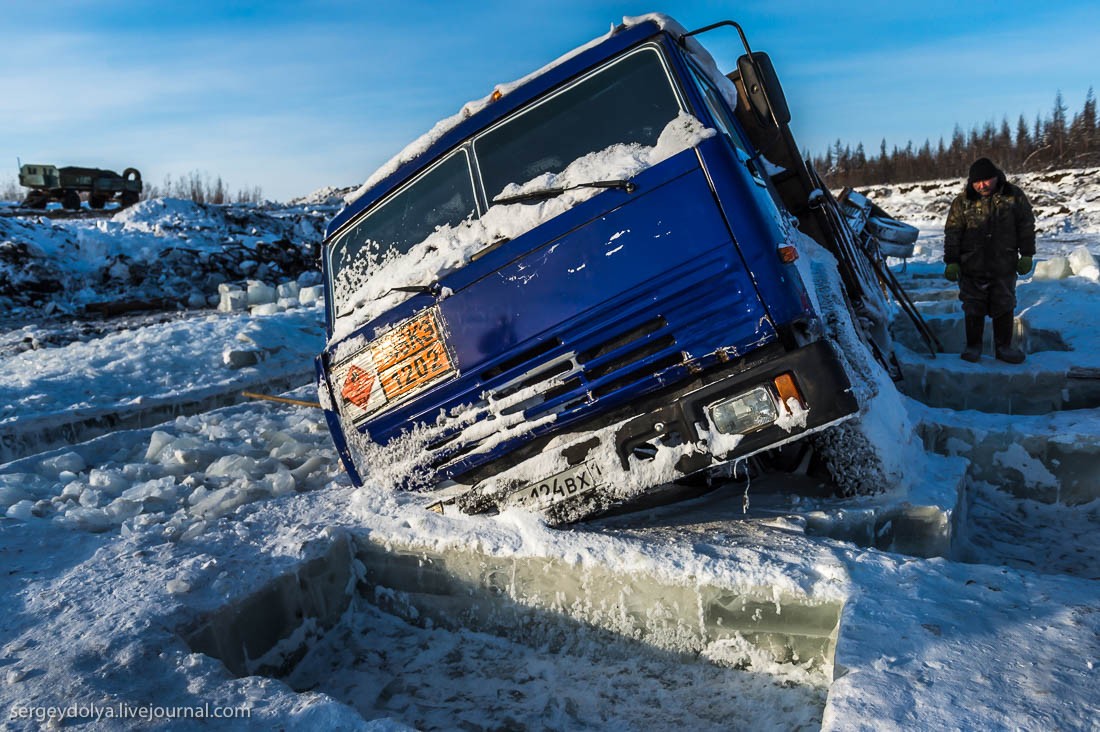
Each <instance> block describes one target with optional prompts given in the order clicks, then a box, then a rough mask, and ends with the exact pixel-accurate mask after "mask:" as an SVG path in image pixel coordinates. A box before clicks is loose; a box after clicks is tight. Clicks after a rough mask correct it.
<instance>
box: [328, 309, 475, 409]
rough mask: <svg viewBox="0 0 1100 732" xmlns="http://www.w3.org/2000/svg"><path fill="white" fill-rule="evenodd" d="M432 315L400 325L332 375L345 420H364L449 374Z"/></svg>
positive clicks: (448, 360)
mask: <svg viewBox="0 0 1100 732" xmlns="http://www.w3.org/2000/svg"><path fill="white" fill-rule="evenodd" d="M454 370H455V369H454V365H453V363H452V362H451V358H450V355H449V354H448V353H447V348H446V345H445V343H444V341H443V335H442V330H441V329H440V327H439V317H438V314H437V313H436V311H435V310H426V311H424V312H423V313H421V314H420V315H417V316H416V317H414V318H412V319H410V320H407V321H405V322H404V323H401V324H400V325H398V326H397V327H396V328H394V329H393V330H391V331H389V332H388V333H386V334H384V335H382V336H381V337H379V338H378V339H377V340H375V341H374V342H373V343H371V344H370V345H369V346H368V347H367V348H364V349H363V350H361V351H359V352H358V353H356V354H355V356H353V357H352V358H351V359H349V360H348V361H345V362H344V363H343V364H342V365H341V366H339V367H337V368H336V369H335V371H334V374H333V376H334V378H333V381H334V383H335V384H339V389H340V396H341V397H343V400H344V405H345V408H346V409H347V410H350V411H349V416H350V417H351V418H352V419H353V420H355V421H356V422H358V421H360V420H363V419H366V418H367V416H369V415H370V414H372V413H374V412H377V411H379V410H380V409H382V408H383V407H384V406H386V405H387V404H390V403H392V402H393V401H394V400H399V399H401V398H402V397H406V396H408V395H411V394H413V393H415V392H416V391H419V390H420V389H423V388H426V387H427V386H428V385H430V384H432V383H434V382H435V381H437V380H439V379H440V378H443V377H444V376H447V375H448V374H451V373H453V372H454Z"/></svg>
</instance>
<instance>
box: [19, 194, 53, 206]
mask: <svg viewBox="0 0 1100 732" xmlns="http://www.w3.org/2000/svg"><path fill="white" fill-rule="evenodd" d="M49 202H50V196H49V194H48V193H39V192H33V193H28V194H27V197H26V198H25V199H23V205H24V206H26V207H27V208H35V209H45V208H46V204H48V203H49Z"/></svg>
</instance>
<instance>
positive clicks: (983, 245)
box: [943, 158, 1035, 363]
mask: <svg viewBox="0 0 1100 732" xmlns="http://www.w3.org/2000/svg"><path fill="white" fill-rule="evenodd" d="M1033 256H1035V214H1033V213H1032V212H1031V203H1029V202H1028V200H1027V196H1025V195H1024V192H1023V191H1021V190H1020V189H1019V187H1017V186H1015V185H1013V184H1011V183H1009V182H1008V181H1007V180H1005V174H1004V173H1002V172H1001V171H1000V170H999V169H998V168H997V166H996V165H994V164H993V161H991V160H990V159H989V158H978V159H977V160H975V161H974V164H973V165H971V166H970V175H969V176H968V177H967V181H966V189H965V190H964V191H963V192H962V193H960V194H959V195H958V196H956V198H955V200H954V201H953V202H952V203H951V211H950V212H949V213H948V214H947V224H946V225H945V226H944V237H943V261H944V263H945V264H946V265H947V267H946V268H945V269H944V271H943V276H944V277H946V278H947V279H949V280H951V281H952V282H958V283H959V299H960V300H962V304H963V315H964V319H965V323H966V349H965V350H964V351H963V352H962V357H963V359H964V360H966V361H970V362H971V363H974V362H977V361H978V360H979V359H980V358H981V357H982V333H983V331H984V329H985V318H986V316H987V315H988V316H989V317H990V318H992V319H993V351H994V355H995V356H996V357H997V359H999V360H1001V361H1005V362H1006V363H1022V362H1023V360H1024V354H1023V351H1021V350H1020V349H1018V348H1013V346H1012V330H1013V327H1012V326H1013V314H1014V311H1015V309H1016V276H1017V275H1026V274H1027V273H1028V272H1030V271H1031V258H1032V257H1033Z"/></svg>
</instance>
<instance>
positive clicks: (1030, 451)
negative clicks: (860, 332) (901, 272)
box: [893, 276, 1100, 579]
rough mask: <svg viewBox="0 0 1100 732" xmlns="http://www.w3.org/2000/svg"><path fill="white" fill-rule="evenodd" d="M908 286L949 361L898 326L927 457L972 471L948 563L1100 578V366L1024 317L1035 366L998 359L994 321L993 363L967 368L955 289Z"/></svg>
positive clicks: (1023, 332) (916, 281)
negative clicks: (951, 459) (950, 459)
mask: <svg viewBox="0 0 1100 732" xmlns="http://www.w3.org/2000/svg"><path fill="white" fill-rule="evenodd" d="M904 284H905V285H906V287H907V290H908V292H909V294H910V297H911V298H912V300H913V301H914V303H915V305H916V307H917V308H918V310H920V311H921V312H922V314H924V316H925V319H926V322H927V323H928V325H929V327H930V328H931V330H932V331H933V332H934V333H935V334H936V336H937V337H938V338H939V340H940V342H941V343H942V344H943V346H944V350H945V351H946V353H943V354H940V355H938V356H937V357H936V358H935V359H933V358H930V357H929V356H928V355H927V351H926V350H925V349H924V345H923V343H922V342H921V341H920V339H919V336H918V334H917V332H916V329H915V328H914V327H913V326H912V324H911V323H910V322H909V321H908V320H907V319H904V320H903V319H898V320H895V323H894V328H893V333H894V337H895V339H896V342H897V343H898V344H900V346H901V348H899V349H898V353H899V363H900V365H901V368H902V372H903V374H904V381H903V382H902V384H900V385H899V386H900V388H901V390H902V391H903V392H904V393H906V394H907V395H908V396H910V397H912V398H914V399H916V400H917V401H919V402H921V403H923V404H925V405H927V406H928V407H931V408H930V409H927V410H925V411H924V412H923V413H922V415H921V418H920V421H919V424H918V430H919V433H920V436H921V438H922V439H923V441H924V445H925V448H926V449H927V450H929V451H931V452H933V453H936V454H940V455H948V456H958V457H962V458H964V459H965V460H966V461H967V467H966V474H965V477H964V479H963V480H962V481H961V482H960V485H959V498H958V502H957V504H956V506H955V509H954V511H953V515H952V517H951V530H952V537H951V542H950V551H949V552H947V553H945V556H949V557H950V558H952V559H955V560H959V561H966V562H976V563H982V564H994V565H997V564H1004V565H1008V566H1012V567H1016V568H1021V569H1029V570H1033V571H1038V572H1043V573H1066V574H1072V575H1075V576H1080V577H1085V578H1090V579H1100V368H1098V367H1100V363H1095V362H1093V361H1091V360H1090V358H1089V355H1088V354H1075V353H1074V352H1073V351H1072V349H1071V348H1070V347H1069V346H1068V345H1067V344H1066V342H1065V340H1064V339H1063V337H1062V334H1061V333H1059V332H1057V331H1053V330H1048V329H1041V328H1036V327H1032V326H1031V325H1030V323H1029V322H1028V319H1027V317H1026V316H1024V317H1017V318H1016V322H1015V333H1014V341H1015V343H1016V344H1017V345H1018V346H1019V347H1021V349H1022V350H1023V351H1024V352H1025V353H1026V354H1028V360H1027V361H1026V362H1025V363H1024V364H1022V365H1019V366H1015V365H1006V364H1001V363H999V362H996V361H994V360H993V358H992V343H991V342H990V334H989V330H990V328H989V327H988V323H987V328H986V334H985V335H986V343H985V349H984V351H983V358H982V360H981V362H979V363H978V364H973V365H972V364H967V363H965V362H963V361H961V359H959V357H958V354H959V353H960V352H961V351H962V348H963V346H964V340H965V339H964V334H963V323H962V313H961V310H960V304H959V302H958V300H957V290H956V289H955V287H954V286H953V285H950V284H949V283H945V282H943V280H942V279H940V278H939V277H938V276H937V277H936V278H935V279H933V278H929V277H925V278H922V277H919V276H912V277H910V278H908V280H907V281H905V282H904ZM960 410H973V412H979V413H981V414H974V413H973V412H969V413H962V412H961V411H960Z"/></svg>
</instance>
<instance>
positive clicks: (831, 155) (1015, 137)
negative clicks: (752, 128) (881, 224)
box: [807, 87, 1100, 188]
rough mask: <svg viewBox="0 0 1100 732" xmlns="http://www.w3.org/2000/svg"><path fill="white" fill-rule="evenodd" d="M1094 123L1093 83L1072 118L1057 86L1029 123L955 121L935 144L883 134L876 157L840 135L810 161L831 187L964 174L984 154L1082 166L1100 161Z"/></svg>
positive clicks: (1025, 168)
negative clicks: (1049, 105) (892, 140)
mask: <svg viewBox="0 0 1100 732" xmlns="http://www.w3.org/2000/svg"><path fill="white" fill-rule="evenodd" d="M1096 126H1097V118H1096V97H1095V95H1094V94H1093V90H1092V87H1089V90H1088V94H1087V95H1086V96H1085V104H1084V107H1083V108H1082V109H1081V111H1080V112H1078V113H1077V114H1075V115H1073V117H1072V118H1069V117H1067V108H1066V104H1065V101H1064V100H1063V99H1062V92H1061V91H1059V92H1058V93H1057V95H1056V96H1055V97H1054V109H1053V110H1052V111H1051V113H1050V114H1049V115H1048V116H1047V117H1046V118H1040V116H1039V115H1036V117H1035V120H1034V121H1033V122H1030V123H1029V122H1028V121H1027V120H1026V119H1025V118H1024V116H1023V115H1022V114H1021V115H1020V117H1019V119H1018V120H1017V121H1016V126H1015V128H1013V127H1011V126H1010V125H1009V123H1008V118H1007V117H1005V118H1003V119H1002V120H1001V122H1000V124H997V123H995V122H993V121H989V122H986V123H985V124H984V125H982V126H981V128H980V129H979V128H978V127H977V126H974V127H973V128H971V130H970V132H969V133H964V132H963V130H962V128H961V127H960V126H959V125H957V124H956V125H955V131H954V132H952V134H951V140H950V141H948V142H945V141H944V139H943V138H942V137H941V138H940V140H939V143H938V144H936V145H933V144H932V143H931V142H930V141H929V140H927V139H926V140H925V141H924V144H923V145H921V146H920V147H919V148H914V147H913V142H912V140H910V141H909V143H908V144H907V145H906V146H905V147H904V148H899V147H897V146H894V148H893V149H892V150H887V147H886V140H885V139H883V140H882V142H881V144H880V145H879V150H878V154H877V155H874V156H872V157H868V156H867V153H866V151H865V150H864V148H863V143H862V142H860V143H859V144H858V145H856V148H855V150H854V151H853V150H852V149H851V147H850V146H849V145H842V144H841V142H840V140H837V141H836V143H835V144H834V145H832V146H831V147H830V148H829V149H828V150H826V151H825V153H824V154H823V155H818V156H815V157H813V158H812V160H813V164H814V167H816V168H817V170H818V172H819V173H820V174H821V175H822V177H823V178H824V179H825V182H826V184H827V185H828V186H829V187H830V188H844V187H852V188H855V187H858V186H867V185H876V184H884V183H911V182H914V181H922V180H934V179H937V178H957V177H964V176H965V175H966V172H967V169H968V168H969V167H970V164H971V163H972V162H974V160H976V159H977V158H980V157H983V156H985V157H988V158H991V159H992V160H993V161H994V162H995V163H997V164H998V165H999V166H1000V167H1001V168H1002V169H1004V170H1007V171H1010V172H1013V173H1026V172H1032V171H1039V170H1054V169H1059V168H1078V167H1086V166H1090V165H1100V133H1098V132H1097V128H1096ZM807 157H809V155H808V154H807Z"/></svg>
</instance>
